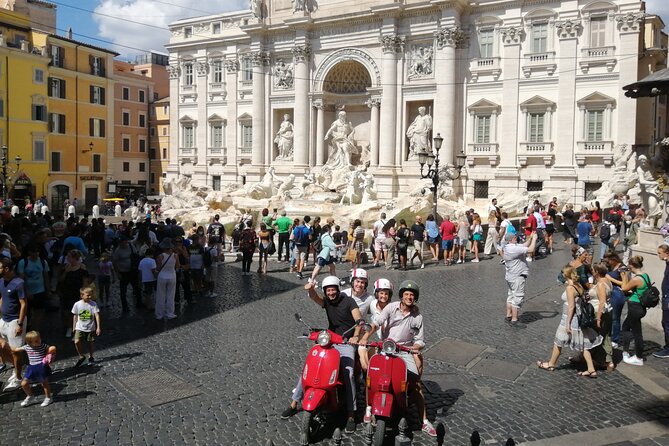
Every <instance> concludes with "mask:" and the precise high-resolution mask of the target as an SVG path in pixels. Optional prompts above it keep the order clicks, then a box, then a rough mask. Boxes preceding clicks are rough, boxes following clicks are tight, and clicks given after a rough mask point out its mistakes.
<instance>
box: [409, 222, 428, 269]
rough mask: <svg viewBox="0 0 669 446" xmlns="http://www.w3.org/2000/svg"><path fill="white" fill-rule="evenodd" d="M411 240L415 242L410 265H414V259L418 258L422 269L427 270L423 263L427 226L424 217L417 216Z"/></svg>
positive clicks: (412, 227) (412, 228)
mask: <svg viewBox="0 0 669 446" xmlns="http://www.w3.org/2000/svg"><path fill="white" fill-rule="evenodd" d="M411 239H412V240H413V254H412V255H411V260H410V263H411V265H413V259H414V258H416V257H418V260H420V267H421V268H425V262H424V261H423V250H424V249H425V225H424V224H423V217H421V216H420V215H416V220H415V223H414V224H413V225H412V226H411Z"/></svg>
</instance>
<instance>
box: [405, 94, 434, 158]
mask: <svg viewBox="0 0 669 446" xmlns="http://www.w3.org/2000/svg"><path fill="white" fill-rule="evenodd" d="M431 132H432V116H430V115H429V114H427V110H426V108H425V107H422V106H421V107H418V116H416V119H414V120H413V122H412V123H411V125H410V126H409V128H408V129H407V138H409V157H408V159H409V160H412V159H415V158H416V156H417V155H418V154H419V153H431V152H432V146H431V145H430V133H431Z"/></svg>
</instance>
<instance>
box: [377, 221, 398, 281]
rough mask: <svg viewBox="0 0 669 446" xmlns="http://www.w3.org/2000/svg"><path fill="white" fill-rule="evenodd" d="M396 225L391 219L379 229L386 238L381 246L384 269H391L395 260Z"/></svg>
mask: <svg viewBox="0 0 669 446" xmlns="http://www.w3.org/2000/svg"><path fill="white" fill-rule="evenodd" d="M396 223H397V222H396V221H395V219H394V218H391V219H390V220H388V221H387V222H386V224H385V225H383V228H382V229H381V230H382V231H383V233H384V234H385V236H386V238H385V241H384V246H383V258H384V259H386V269H390V268H392V266H393V260H394V258H395V245H396V243H397V242H396V240H395V236H396V235H397V231H396V230H395V224H396Z"/></svg>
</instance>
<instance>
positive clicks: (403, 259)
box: [396, 218, 411, 271]
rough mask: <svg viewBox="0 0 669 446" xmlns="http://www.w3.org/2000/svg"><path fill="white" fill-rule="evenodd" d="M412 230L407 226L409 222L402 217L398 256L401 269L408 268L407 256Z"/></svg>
mask: <svg viewBox="0 0 669 446" xmlns="http://www.w3.org/2000/svg"><path fill="white" fill-rule="evenodd" d="M410 237H411V231H410V230H409V228H408V227H407V222H406V220H404V219H403V218H402V219H400V227H399V229H398V230H397V245H396V246H397V257H398V259H399V261H400V269H401V270H404V271H406V270H407V257H408V250H409V238H410Z"/></svg>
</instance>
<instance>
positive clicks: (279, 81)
mask: <svg viewBox="0 0 669 446" xmlns="http://www.w3.org/2000/svg"><path fill="white" fill-rule="evenodd" d="M274 87H275V88H277V89H286V90H287V89H289V88H293V65H292V64H287V63H286V62H285V61H284V60H283V59H279V60H277V61H276V65H274Z"/></svg>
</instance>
